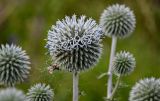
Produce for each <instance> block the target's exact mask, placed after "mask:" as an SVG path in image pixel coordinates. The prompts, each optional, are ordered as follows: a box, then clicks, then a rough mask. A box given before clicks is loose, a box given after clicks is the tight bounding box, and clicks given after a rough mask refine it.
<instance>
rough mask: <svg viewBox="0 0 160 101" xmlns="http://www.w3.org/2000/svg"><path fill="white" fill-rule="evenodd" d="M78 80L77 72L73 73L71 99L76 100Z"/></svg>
mask: <svg viewBox="0 0 160 101" xmlns="http://www.w3.org/2000/svg"><path fill="white" fill-rule="evenodd" d="M78 81H79V75H78V73H77V72H74V73H73V101H78Z"/></svg>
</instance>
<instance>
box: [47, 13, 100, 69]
mask: <svg viewBox="0 0 160 101" xmlns="http://www.w3.org/2000/svg"><path fill="white" fill-rule="evenodd" d="M101 36H102V30H101V28H100V27H99V26H98V25H97V24H96V22H95V20H93V19H91V18H89V19H86V17H85V16H81V17H80V18H77V17H76V15H73V16H72V17H68V16H66V17H65V19H62V21H57V22H56V25H53V26H52V28H51V29H50V30H49V32H48V38H47V45H46V47H47V48H48V50H49V53H50V55H51V56H52V57H54V59H55V61H56V63H57V64H58V65H59V66H60V68H61V69H62V70H67V71H70V72H79V71H83V70H86V69H89V68H90V67H93V66H94V65H95V64H96V63H97V61H98V60H99V57H100V54H101V44H100V41H101Z"/></svg>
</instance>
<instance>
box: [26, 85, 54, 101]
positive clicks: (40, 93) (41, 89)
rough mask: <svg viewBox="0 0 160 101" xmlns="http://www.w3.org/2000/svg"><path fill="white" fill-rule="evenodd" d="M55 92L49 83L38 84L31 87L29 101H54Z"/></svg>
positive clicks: (28, 94)
mask: <svg viewBox="0 0 160 101" xmlns="http://www.w3.org/2000/svg"><path fill="white" fill-rule="evenodd" d="M53 97H54V93H53V91H52V89H51V88H50V86H49V85H46V84H41V83H39V84H36V85H34V86H32V87H31V88H30V89H29V92H28V93H27V101H53Z"/></svg>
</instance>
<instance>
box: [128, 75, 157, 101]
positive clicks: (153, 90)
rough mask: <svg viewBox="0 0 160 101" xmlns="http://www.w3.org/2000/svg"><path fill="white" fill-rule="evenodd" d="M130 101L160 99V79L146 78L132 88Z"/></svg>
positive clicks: (154, 100) (153, 100) (155, 100)
mask: <svg viewBox="0 0 160 101" xmlns="http://www.w3.org/2000/svg"><path fill="white" fill-rule="evenodd" d="M129 101H160V80H159V79H155V78H146V79H144V80H140V81H139V82H138V83H136V84H135V86H134V87H133V88H132V90H131V92H130V97H129Z"/></svg>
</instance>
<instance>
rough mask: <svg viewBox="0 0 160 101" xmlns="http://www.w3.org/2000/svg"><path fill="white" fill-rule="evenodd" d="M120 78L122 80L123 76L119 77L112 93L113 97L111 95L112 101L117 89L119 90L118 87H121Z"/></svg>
mask: <svg viewBox="0 0 160 101" xmlns="http://www.w3.org/2000/svg"><path fill="white" fill-rule="evenodd" d="M120 78H121V76H118V79H117V82H116V85H115V87H114V89H113V92H112V95H111V96H110V98H109V99H110V100H111V101H112V99H113V96H114V95H115V93H116V91H117V89H118V86H119V83H120Z"/></svg>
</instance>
